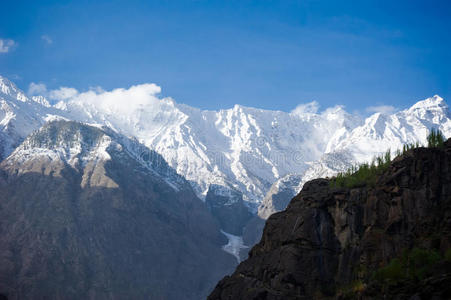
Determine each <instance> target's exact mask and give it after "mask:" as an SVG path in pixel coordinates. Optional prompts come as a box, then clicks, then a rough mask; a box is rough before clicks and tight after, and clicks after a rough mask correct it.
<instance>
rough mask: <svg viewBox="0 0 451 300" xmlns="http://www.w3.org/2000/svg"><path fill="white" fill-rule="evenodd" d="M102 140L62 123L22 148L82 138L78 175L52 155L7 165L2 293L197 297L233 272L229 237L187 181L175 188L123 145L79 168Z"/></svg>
mask: <svg viewBox="0 0 451 300" xmlns="http://www.w3.org/2000/svg"><path fill="white" fill-rule="evenodd" d="M63 128H64V130H63ZM44 133H45V134H44ZM105 135H106V133H105V132H104V131H102V130H100V129H97V128H93V127H89V126H85V125H79V124H76V125H73V124H72V123H67V122H62V123H55V124H52V125H49V126H47V127H46V130H43V131H40V132H39V133H38V134H35V135H34V136H33V138H32V139H27V140H26V142H27V143H28V144H27V146H26V147H24V148H30V147H31V149H32V150H33V149H35V148H36V147H37V145H41V146H40V147H41V148H39V149H42V147H45V149H50V148H57V147H60V146H61V143H63V142H64V141H70V140H71V137H72V138H73V141H74V142H73V143H75V141H80V140H81V141H82V143H81V144H82V147H81V148H82V149H84V150H83V151H84V152H82V153H81V154H80V155H79V158H80V163H79V164H78V165H76V167H72V166H70V165H68V163H67V162H65V161H62V160H58V159H55V160H48V159H47V158H46V156H45V155H42V156H37V157H34V158H28V159H26V160H23V161H21V160H20V157H19V158H17V159H16V157H15V156H14V153H13V155H12V156H10V157H9V158H8V159H7V160H5V161H4V162H2V164H0V294H3V295H5V296H6V297H8V299H10V300H11V299H200V298H202V297H205V296H206V295H207V294H208V293H209V292H210V291H211V289H212V288H213V286H214V283H215V282H217V280H219V279H220V278H221V277H222V276H223V275H224V274H227V273H228V272H229V271H231V269H232V268H233V266H234V265H235V264H236V262H235V259H234V257H233V256H231V255H229V254H227V253H225V252H224V251H222V250H221V245H223V244H225V243H226V239H225V238H224V236H223V235H222V234H221V233H220V231H219V228H218V226H217V224H216V222H215V220H214V219H213V218H212V217H211V215H210V214H209V212H208V210H207V208H206V207H205V205H204V203H202V201H201V200H200V199H198V198H197V197H196V196H195V194H194V192H193V191H192V190H191V189H190V187H189V184H188V183H186V184H180V185H179V187H180V188H179V189H178V190H177V189H174V188H173V187H171V186H170V185H169V184H168V183H167V182H166V181H165V180H163V179H162V178H160V177H158V176H157V175H156V173H157V172H156V171H154V172H150V171H149V170H148V169H146V168H145V167H143V164H142V163H139V162H138V161H137V160H136V158H135V157H133V156H132V155H131V154H130V153H129V152H127V151H125V150H124V149H125V146H126V145H125V143H123V142H121V143H119V144H116V146H114V147H113V146H109V147H108V148H107V149H106V152H108V155H109V156H110V159H107V160H102V159H94V160H89V161H85V162H82V159H83V156H84V155H85V154H84V153H86V155H91V154H89V153H90V152H91V151H93V149H94V150H95V149H96V148H95V147H94V146H92V145H96V144H97V143H99V141H100V142H102V141H104V140H105V137H104V136H105ZM61 136H64V138H63V139H59V137H61ZM110 138H114V137H110ZM55 141H57V142H56V143H55ZM128 142H129V143H133V141H128ZM71 143H72V142H71ZM111 145H113V144H111ZM120 145H122V146H123V147H122V148H121V147H119V146H120ZM163 162H164V161H163ZM166 167H167V165H165V164H162V165H161V166H160V168H166ZM159 172H160V173H161V174H162V173H163V170H160V171H159ZM165 172H166V173H168V174H170V173H171V171H170V170H166V171H165ZM174 174H175V172H174ZM180 180H181V179H180Z"/></svg>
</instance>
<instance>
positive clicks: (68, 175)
mask: <svg viewBox="0 0 451 300" xmlns="http://www.w3.org/2000/svg"><path fill="white" fill-rule="evenodd" d="M159 92H160V88H159V87H158V86H156V85H153V84H144V85H137V86H132V87H130V88H129V89H116V90H113V91H109V92H106V91H103V90H97V89H91V90H89V91H87V92H84V93H78V92H76V93H70V94H69V95H68V96H67V95H66V96H65V97H63V98H61V99H59V100H58V101H55V99H51V100H48V99H47V98H46V97H47V95H41V96H29V95H26V93H24V92H23V91H21V90H20V89H19V88H17V86H16V85H15V84H14V83H12V82H11V81H9V80H8V79H7V78H5V77H1V76H0V194H1V198H0V200H1V203H0V217H1V218H2V220H3V221H2V222H1V223H0V231H1V232H2V239H1V243H2V246H1V247H0V252H1V253H0V254H1V257H2V262H1V264H0V265H1V266H2V269H1V270H0V271H1V272H0V276H2V282H4V284H3V285H0V293H3V292H5V291H6V292H7V293H8V294H9V295H10V296H11V295H12V297H13V299H14V298H23V297H33V296H34V297H41V296H45V295H52V297H54V298H62V297H63V295H66V294H64V292H63V291H64V289H67V290H68V294H67V295H66V296H67V297H68V298H78V297H79V296H80V295H82V296H83V297H86V298H109V297H111V296H112V295H114V296H118V297H120V295H133V296H134V297H135V298H138V299H140V298H146V297H147V296H148V295H150V294H151V295H153V297H154V298H158V297H162V298H169V299H177V298H180V296H181V295H184V296H185V295H186V297H185V298H189V299H198V298H199V297H203V296H206V295H207V294H208V292H209V291H210V290H211V289H212V288H213V286H214V283H215V282H216V281H217V280H218V279H219V278H221V277H222V276H223V275H225V274H227V273H228V272H231V270H232V269H233V267H234V266H235V265H236V260H237V259H238V261H240V260H242V259H244V258H245V257H246V256H247V252H248V251H249V249H251V246H253V245H254V244H256V243H258V242H259V241H260V237H261V233H262V230H263V226H264V223H265V220H266V219H267V218H268V217H269V216H271V215H272V214H274V213H275V212H278V211H281V210H283V209H285V207H286V206H287V205H288V203H289V201H290V200H291V198H292V197H294V196H295V195H296V194H298V192H299V191H300V190H301V188H302V186H303V185H304V184H305V183H306V182H307V181H309V180H311V179H315V178H319V177H331V176H333V175H335V174H336V173H337V172H342V171H345V170H347V169H348V168H349V167H351V166H353V165H355V164H357V163H362V162H367V161H370V160H371V159H372V158H373V156H374V155H379V154H381V153H384V152H385V151H387V150H388V149H390V150H391V151H393V152H394V151H395V150H396V149H400V148H402V146H403V145H404V144H407V143H415V142H420V143H425V141H426V136H427V134H428V132H429V130H430V129H431V128H437V129H440V130H441V131H442V132H443V133H444V135H445V136H447V137H448V136H451V114H450V112H449V109H448V106H447V104H446V103H445V101H444V100H443V99H442V98H440V97H439V96H433V97H431V98H428V99H425V100H422V101H419V102H417V103H416V104H414V105H413V106H412V107H410V108H408V109H405V110H400V111H398V112H396V113H393V114H382V113H375V114H373V115H371V116H369V117H368V118H362V117H360V116H359V115H356V114H350V113H348V112H346V111H345V110H344V108H343V107H341V106H336V107H333V108H329V109H326V110H324V111H322V112H318V111H317V108H316V106H315V105H314V104H307V105H301V106H299V107H298V108H296V109H295V110H293V111H291V112H282V111H270V110H262V109H256V108H249V107H244V106H240V105H235V106H234V107H233V108H231V109H226V110H219V111H206V110H200V109H197V108H193V107H190V106H187V105H184V104H180V103H177V102H175V101H174V100H173V99H171V98H159V96H158V95H159ZM221 232H222V233H221ZM119 248H123V251H119V250H118V249H119ZM221 248H222V249H221ZM142 249H146V250H145V252H143V250H142ZM223 250H224V251H223ZM135 254H136V255H135ZM55 255H56V256H55ZM54 257H56V258H57V259H56V260H55V262H53V261H54ZM56 261H57V263H56ZM39 262H45V263H46V264H48V265H47V267H46V268H44V269H42V267H41V265H40V264H39ZM35 264H38V265H39V267H38V266H37V265H35ZM137 264H138V265H140V267H139V268H137V269H136V270H131V269H130V266H131V265H137ZM107 266H114V267H111V268H110V267H107ZM108 268H110V269H108ZM105 269H108V270H109V271H108V272H109V273H108V272H107V273H105V272H104V271H103V270H105ZM117 274H119V275H117ZM188 274H192V275H188ZM11 278H16V279H17V280H12V279H11ZM174 278H175V280H178V281H179V282H180V285H179V286H178V288H177V289H174V288H173V287H171V284H170V281H171V280H174ZM11 280H12V281H11ZM74 280H75V281H77V282H80V286H77V287H73V286H71V285H70V283H71V282H73V281H74ZM49 282H58V284H53V285H52V284H50V285H49ZM119 283H121V284H119ZM116 286H117V287H120V288H116ZM148 286H152V287H154V289H152V290H149V289H147V288H146V287H148ZM149 293H150V294H149ZM67 297H66V298H67Z"/></svg>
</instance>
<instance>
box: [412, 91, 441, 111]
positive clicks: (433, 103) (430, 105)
mask: <svg viewBox="0 0 451 300" xmlns="http://www.w3.org/2000/svg"><path fill="white" fill-rule="evenodd" d="M437 108H438V109H448V105H447V104H446V102H445V100H444V99H443V98H442V97H440V96H438V95H434V96H433V97H430V98H427V99H424V100H422V101H418V102H417V103H415V104H414V105H413V106H412V107H411V108H410V110H411V111H413V110H416V109H427V110H430V109H437Z"/></svg>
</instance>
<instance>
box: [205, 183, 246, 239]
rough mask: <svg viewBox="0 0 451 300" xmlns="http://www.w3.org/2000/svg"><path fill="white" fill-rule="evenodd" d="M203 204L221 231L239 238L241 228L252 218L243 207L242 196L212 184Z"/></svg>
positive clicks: (234, 191)
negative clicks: (216, 221)
mask: <svg viewBox="0 0 451 300" xmlns="http://www.w3.org/2000/svg"><path fill="white" fill-rule="evenodd" d="M205 204H206V205H207V207H208V209H209V210H210V211H211V213H212V215H213V216H214V217H215V218H216V219H217V220H218V222H219V225H220V227H221V229H222V230H224V231H225V232H227V233H231V234H233V235H238V236H241V235H242V234H243V227H244V226H245V225H246V223H247V222H248V221H249V220H250V219H251V218H252V214H251V213H250V212H249V209H248V208H247V207H246V205H244V201H243V195H242V194H241V193H240V192H239V191H236V190H233V189H230V188H226V187H223V186H219V185H215V184H212V185H210V187H209V188H208V192H207V196H206V197H205Z"/></svg>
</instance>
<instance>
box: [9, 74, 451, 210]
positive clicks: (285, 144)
mask: <svg viewBox="0 0 451 300" xmlns="http://www.w3.org/2000/svg"><path fill="white" fill-rule="evenodd" d="M131 90H138V91H139V92H140V93H142V94H143V97H148V98H149V99H147V98H146V100H142V101H135V102H136V103H135V102H132V101H131V102H130V103H126V104H124V103H122V102H126V101H127V97H128V94H127V91H131ZM0 91H1V93H0V101H1V102H0V103H1V110H0V120H1V122H0V126H1V127H0V129H1V130H0V132H1V133H0V134H2V144H1V146H0V147H1V148H0V149H1V152H0V155H1V157H3V158H5V157H6V156H7V155H9V154H10V153H11V152H12V151H13V149H14V148H15V147H17V145H18V143H19V142H20V141H21V140H23V139H24V138H25V137H26V136H27V135H28V134H29V133H31V132H32V131H33V130H36V129H38V128H39V127H40V126H41V125H42V124H44V123H45V122H46V121H48V120H52V119H61V118H62V119H67V120H75V121H79V122H83V123H87V124H98V125H104V126H108V127H109V128H111V129H112V130H114V131H116V132H118V133H121V134H124V135H125V136H128V137H134V138H136V139H137V140H138V141H139V142H141V143H142V144H144V145H145V146H147V147H148V148H149V149H151V150H154V151H156V152H157V153H159V154H160V155H161V156H162V157H163V158H164V159H165V160H166V161H167V163H168V164H169V165H170V166H171V167H172V168H174V169H175V170H176V171H177V173H178V174H180V175H182V176H183V177H185V178H186V179H187V180H188V181H189V182H190V183H191V185H192V187H193V189H194V191H195V192H196V195H197V196H198V197H199V198H201V199H205V197H206V195H207V193H208V189H209V187H210V185H212V184H214V185H219V186H222V187H223V188H228V189H231V190H233V191H238V192H240V193H242V194H243V200H244V202H245V204H246V205H247V206H248V207H249V208H250V209H251V211H252V212H256V210H257V207H258V206H259V205H260V204H261V202H262V200H263V199H264V198H265V196H266V194H267V193H268V191H269V190H270V189H271V186H272V185H273V184H274V183H275V182H276V181H278V180H282V181H283V180H285V181H286V179H284V177H286V176H289V175H296V176H301V178H302V179H301V181H300V183H299V184H297V186H295V187H293V188H294V189H295V190H296V192H298V191H299V190H300V188H301V187H302V184H303V183H305V182H306V181H307V180H309V179H312V178H317V177H321V176H330V175H333V174H335V173H336V172H338V171H343V170H345V169H347V168H348V167H349V166H351V165H352V164H355V163H358V162H363V161H369V160H371V158H372V157H373V156H374V155H377V154H380V153H383V152H385V151H387V150H388V149H392V150H393V151H394V150H396V149H399V148H401V147H402V145H403V144H406V143H414V142H417V141H419V142H422V143H424V142H425V139H426V136H427V133H428V132H429V130H430V129H431V128H438V129H440V130H441V131H442V132H443V133H444V134H445V136H450V135H451V117H450V112H449V110H448V106H447V104H446V103H445V101H444V100H443V99H442V98H440V97H439V96H433V97H431V98H428V99H425V100H422V101H419V102H417V103H416V104H414V105H413V106H412V107H410V108H408V109H406V110H402V111H399V112H396V113H394V114H390V115H386V114H382V113H375V114H373V115H371V116H370V117H368V118H366V119H363V118H361V117H360V116H358V115H353V114H349V113H347V112H346V111H345V110H344V108H343V107H341V106H336V107H333V108H329V109H326V110H325V111H323V112H320V113H318V112H316V110H315V109H309V108H308V107H307V108H306V109H295V110H293V111H292V112H282V111H270V110H262V109H256V108H250V107H244V106H240V105H235V106H234V107H233V108H231V109H226V110H220V111H205V110H200V109H197V108H193V107H190V106H187V105H184V104H179V103H176V102H175V101H174V100H172V99H171V98H162V99H160V98H158V92H159V91H160V89H159V87H157V86H155V85H153V84H151V85H148V84H147V85H140V86H133V87H131V88H130V89H129V90H123V89H119V91H116V90H113V91H112V92H109V93H110V94H114V95H115V97H110V98H111V99H110V98H108V97H104V98H105V99H107V98H108V100H102V99H103V98H101V97H95V96H96V95H97V96H98V94H96V93H97V92H96V91H94V90H92V91H89V92H86V93H83V94H82V95H79V96H74V97H71V98H66V99H64V100H61V101H59V102H58V103H55V104H54V105H50V104H49V101H47V100H46V99H45V98H44V97H43V96H33V97H27V96H26V95H25V93H23V92H22V91H20V90H19V89H18V88H17V87H16V86H15V85H14V84H13V83H12V82H10V81H9V80H8V79H6V78H4V77H0ZM98 98H101V100H99V99H98ZM232 201H233V200H232Z"/></svg>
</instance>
